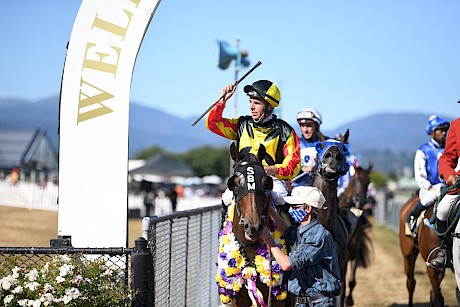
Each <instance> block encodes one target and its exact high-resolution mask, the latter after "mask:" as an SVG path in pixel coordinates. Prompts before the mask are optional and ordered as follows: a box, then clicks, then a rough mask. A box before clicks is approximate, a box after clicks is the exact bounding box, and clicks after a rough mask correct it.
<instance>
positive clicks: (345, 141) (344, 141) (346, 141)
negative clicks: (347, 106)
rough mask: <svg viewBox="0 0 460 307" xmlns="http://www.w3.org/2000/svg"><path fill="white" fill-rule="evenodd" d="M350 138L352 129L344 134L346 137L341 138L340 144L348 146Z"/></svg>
mask: <svg viewBox="0 0 460 307" xmlns="http://www.w3.org/2000/svg"><path fill="white" fill-rule="evenodd" d="M349 137H350V129H347V131H346V132H345V133H344V135H343V136H342V137H341V139H340V142H342V143H344V144H348V138H349Z"/></svg>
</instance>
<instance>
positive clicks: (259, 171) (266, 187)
mask: <svg viewBox="0 0 460 307" xmlns="http://www.w3.org/2000/svg"><path fill="white" fill-rule="evenodd" d="M263 177H266V178H267V179H268V180H270V182H271V184H270V183H269V184H264V183H263V182H262V179H263ZM235 178H239V183H240V185H239V186H238V187H236V186H235V185H234V179H235ZM271 180H272V178H271V177H269V176H267V174H266V173H265V169H264V167H263V166H262V164H261V163H260V162H258V161H257V160H254V161H244V160H243V161H239V162H237V163H236V164H235V166H234V167H233V176H232V177H230V178H229V179H228V182H227V186H228V188H229V189H230V190H231V191H233V198H234V200H235V205H236V210H237V213H238V220H239V224H240V225H244V217H243V216H242V213H241V208H240V205H239V202H240V201H241V199H242V198H243V197H244V196H246V195H247V194H248V193H256V194H259V195H260V196H262V197H263V198H264V201H265V204H264V209H263V211H262V215H261V217H260V219H261V221H262V223H263V224H264V223H265V222H266V218H267V215H268V206H269V204H270V192H269V191H270V190H271V188H272V187H273V183H272V181H271Z"/></svg>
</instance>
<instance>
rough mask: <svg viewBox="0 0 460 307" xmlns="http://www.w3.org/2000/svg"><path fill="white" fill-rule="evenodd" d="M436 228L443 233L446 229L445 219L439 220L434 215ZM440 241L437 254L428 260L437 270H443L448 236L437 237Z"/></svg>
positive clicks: (445, 261)
mask: <svg viewBox="0 0 460 307" xmlns="http://www.w3.org/2000/svg"><path fill="white" fill-rule="evenodd" d="M435 225H436V230H437V231H438V232H439V233H444V232H446V230H447V221H441V220H440V219H438V218H437V217H436V220H435ZM439 238H440V239H441V240H442V241H441V246H440V247H439V250H438V254H437V255H436V258H434V259H433V260H431V261H430V266H431V267H433V268H435V269H437V270H440V271H442V270H444V269H445V267H446V263H447V249H448V247H449V238H448V236H446V235H443V236H440V237H439Z"/></svg>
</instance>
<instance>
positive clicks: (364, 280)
mask: <svg viewBox="0 0 460 307" xmlns="http://www.w3.org/2000/svg"><path fill="white" fill-rule="evenodd" d="M0 217H1V218H2V219H1V220H2V221H1V222H0V246H43V247H46V246H49V240H50V239H52V238H57V212H49V211H41V210H27V209H19V208H12V207H5V206H0ZM141 224H142V220H141V219H137V220H131V219H130V221H129V242H130V245H131V244H133V243H134V239H135V238H137V237H138V236H139V235H140V234H141ZM371 235H372V241H373V245H374V263H373V264H372V265H371V266H370V267H369V268H367V269H362V268H358V270H357V273H356V278H357V281H356V282H357V285H356V288H355V290H354V292H353V297H354V301H355V305H354V306H359V307H361V306H362V307H365V306H391V307H402V306H407V302H408V294H407V289H406V275H405V273H404V267H403V260H402V255H401V251H400V249H399V238H398V234H397V233H396V232H394V231H392V230H391V229H389V228H387V227H385V226H382V225H376V226H374V227H373V228H372V229H371ZM415 279H416V281H417V285H416V287H415V294H414V306H415V307H422V306H429V302H430V299H429V295H430V282H429V279H428V277H427V275H426V270H425V262H424V261H423V259H422V258H421V257H419V258H418V259H417V264H416V268H415ZM441 288H442V293H443V295H444V299H445V303H446V306H450V307H451V306H457V301H456V298H455V288H456V283H455V277H454V274H453V272H452V271H447V272H446V276H445V277H444V280H443V282H442V284H441Z"/></svg>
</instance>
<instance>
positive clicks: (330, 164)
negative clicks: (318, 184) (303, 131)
mask: <svg viewBox="0 0 460 307" xmlns="http://www.w3.org/2000/svg"><path fill="white" fill-rule="evenodd" d="M316 151H317V152H318V160H319V161H320V162H321V168H320V170H319V172H320V174H321V176H323V177H324V178H327V179H329V180H334V179H335V178H337V177H340V176H343V175H345V174H346V173H347V172H348V170H349V169H350V165H349V164H348V162H347V159H346V155H347V153H348V149H347V148H346V147H345V145H344V144H343V143H340V142H338V141H334V142H331V141H325V142H321V143H318V144H316ZM332 173H334V174H333V176H332V178H331V174H332Z"/></svg>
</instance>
